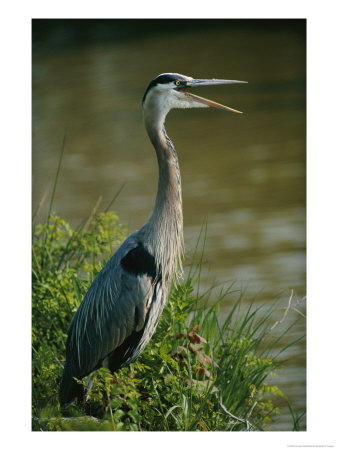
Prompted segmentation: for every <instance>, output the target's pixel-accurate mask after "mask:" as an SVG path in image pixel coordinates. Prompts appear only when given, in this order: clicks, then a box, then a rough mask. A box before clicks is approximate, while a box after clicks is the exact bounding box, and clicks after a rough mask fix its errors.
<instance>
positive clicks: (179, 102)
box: [143, 77, 207, 114]
mask: <svg viewBox="0 0 338 450" xmlns="http://www.w3.org/2000/svg"><path fill="white" fill-rule="evenodd" d="M186 79H187V80H192V78H190V77H186ZM177 87H178V86H177V85H176V84H175V81H172V82H170V83H162V84H157V85H156V86H154V87H153V88H151V90H150V91H149V92H148V94H147V97H146V99H145V102H144V105H143V108H144V110H145V111H146V110H149V109H151V110H156V111H157V113H163V114H167V113H168V112H169V111H170V110H171V109H174V108H181V109H184V108H206V107H207V105H204V104H202V103H199V102H195V101H193V100H191V99H190V98H189V97H187V96H186V95H185V93H184V91H179V90H177Z"/></svg>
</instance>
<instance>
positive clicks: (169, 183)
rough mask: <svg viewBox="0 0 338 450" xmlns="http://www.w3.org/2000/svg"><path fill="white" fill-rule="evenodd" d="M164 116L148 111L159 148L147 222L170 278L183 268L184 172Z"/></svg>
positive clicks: (150, 238) (150, 132)
mask: <svg viewBox="0 0 338 450" xmlns="http://www.w3.org/2000/svg"><path fill="white" fill-rule="evenodd" d="M164 119H165V116H164V117H163V118H162V119H161V118H160V117H159V116H158V115H156V117H155V116H154V115H153V116H151V115H149V114H148V115H147V114H145V126H146V130H147V132H148V135H149V138H150V140H151V142H152V144H153V146H154V148H155V150H156V155H157V160H158V167H159V178H158V190H157V195H156V201H155V206H154V209H153V211H152V213H151V216H150V218H149V220H148V222H147V224H146V225H145V230H146V233H147V239H148V241H149V243H150V244H151V247H152V248H153V249H154V256H155V260H156V262H157V264H158V268H159V269H160V271H161V273H162V278H163V279H164V280H166V281H168V282H170V281H171V280H172V278H173V276H174V274H175V273H176V274H179V273H180V272H181V264H180V263H181V256H182V254H183V248H184V244H183V214H182V193H181V176H180V169H179V165H178V158H177V153H176V150H175V148H174V146H173V144H172V142H171V141H170V139H169V137H168V136H167V134H166V132H165V129H164Z"/></svg>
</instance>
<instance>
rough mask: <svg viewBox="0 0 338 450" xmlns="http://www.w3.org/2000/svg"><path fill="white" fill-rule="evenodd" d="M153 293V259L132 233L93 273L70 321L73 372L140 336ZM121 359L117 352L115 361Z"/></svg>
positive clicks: (82, 371)
mask: <svg viewBox="0 0 338 450" xmlns="http://www.w3.org/2000/svg"><path fill="white" fill-rule="evenodd" d="M158 293H159V285H158V274H156V267H155V261H154V258H153V256H152V255H151V254H150V253H149V252H148V251H147V250H146V249H145V248H144V247H142V245H140V244H139V243H137V240H135V233H134V235H131V236H130V237H129V238H128V239H127V240H126V241H125V243H124V244H123V245H122V246H121V247H120V249H119V250H118V251H117V252H116V253H115V255H114V256H113V258H112V259H111V260H110V261H109V262H108V263H107V264H106V266H105V267H104V268H103V269H102V271H101V272H100V273H99V274H98V275H97V277H96V278H95V280H94V281H93V283H92V285H91V286H90V288H89V290H88V292H87V294H86V296H85V297H84V299H83V301H82V303H81V305H80V306H79V308H78V310H77V312H76V314H75V316H74V318H73V320H72V323H71V326H70V329H69V335H68V340H67V355H66V356H67V363H68V364H70V365H71V368H72V370H71V372H72V375H73V376H75V377H77V378H82V377H84V376H86V375H87V374H89V373H90V372H92V371H93V370H95V369H96V368H97V367H100V366H101V365H102V362H103V361H104V360H105V359H106V358H107V357H108V358H109V355H114V351H115V350H116V349H118V348H120V349H121V348H122V347H123V343H125V342H126V341H128V338H129V337H130V336H131V335H134V336H136V337H137V336H138V335H139V336H140V337H141V335H142V333H141V332H142V330H144V325H145V322H146V318H147V314H148V311H149V309H150V306H151V304H152V302H153V300H154V298H156V294H158ZM156 309H158V308H156ZM161 311H162V308H161ZM156 323H157V321H156ZM155 326H156V325H155ZM151 334H152V333H151ZM150 337H151V336H149V339H150ZM149 339H148V340H149ZM133 345H134V346H135V343H133ZM127 350H128V349H126V351H125V353H126V355H128V351H127ZM129 356H130V352H129ZM129 359H130V358H129ZM123 362H124V360H123V357H121V355H119V362H118V364H119V365H120V366H121V365H123Z"/></svg>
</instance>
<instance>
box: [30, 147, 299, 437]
mask: <svg viewBox="0 0 338 450" xmlns="http://www.w3.org/2000/svg"><path fill="white" fill-rule="evenodd" d="M64 147H65V140H64V143H63V146H62V149H61V157H60V160H59V164H58V168H57V174H56V179H55V183H54V186H53V190H52V195H51V201H50V205H49V210H48V215H47V218H46V220H45V221H44V222H43V223H39V224H36V221H37V217H38V213H39V209H40V207H41V203H42V202H41V203H40V205H39V207H38V209H37V211H36V213H35V214H34V218H33V227H32V429H33V430H50V431H55V430H65V431H67V430H93V431H101V430H102V431H103V430H107V431H120V430H124V431H127V430H130V431H138V430H143V431H155V430H157V431H169V430H177V431H196V430H200V431H208V430H210V431H216V430H217V431H222V430H223V431H240V430H268V429H269V423H270V422H271V420H272V419H273V417H275V416H277V415H278V414H279V409H278V408H277V407H276V406H275V404H274V399H280V398H281V397H284V396H283V393H282V392H281V391H280V389H279V388H278V386H277V385H271V384H269V383H267V377H269V376H270V375H274V374H275V373H276V371H277V370H278V368H279V367H280V364H281V362H280V360H279V359H278V357H279V356H280V355H281V354H282V353H283V351H285V350H286V349H287V348H288V347H289V346H290V345H293V343H294V342H291V341H290V342H288V343H287V344H285V346H284V347H283V348H280V341H281V339H282V337H284V336H285V334H286V333H287V332H288V330H289V328H290V327H289V328H288V329H286V330H284V332H283V333H282V334H281V335H280V336H279V337H277V338H274V339H273V338H271V316H272V313H273V312H274V308H275V307H276V304H275V303H274V302H272V303H271V305H270V306H269V307H268V308H266V309H265V310H262V309H261V308H256V307H255V305H254V303H253V302H252V303H251V304H249V306H247V302H243V301H242V300H243V299H242V292H240V291H236V290H235V289H233V286H232V285H230V286H228V287H227V288H225V289H221V290H220V291H219V292H218V293H217V292H216V289H215V288H213V289H212V288H211V289H209V290H207V291H206V292H202V290H201V287H200V279H201V273H202V268H203V248H204V245H205V239H206V231H205V233H204V234H203V233H202V232H201V235H200V237H199V242H198V243H197V245H196V250H195V253H194V254H193V255H192V261H193V262H192V264H191V265H190V267H189V269H187V268H186V271H185V272H186V279H185V280H184V281H182V282H180V283H176V284H175V285H174V286H173V287H172V290H171V292H170V296H169V299H168V303H167V305H166V307H165V309H164V312H163V314H162V316H161V319H160V321H159V324H158V327H157V329H156V332H155V334H154V336H153V337H152V339H151V341H150V343H149V344H148V346H147V348H146V349H145V351H144V352H143V353H142V355H141V356H140V358H139V359H138V360H137V361H136V362H135V363H134V364H131V365H130V366H129V367H126V368H123V369H121V370H119V371H118V372H117V373H116V374H114V375H111V374H110V372H109V371H107V370H106V369H100V370H98V371H96V372H95V373H94V374H91V375H90V376H89V377H90V378H91V381H92V382H93V387H92V389H91V391H90V392H89V393H88V395H87V398H86V402H85V404H84V405H82V406H79V405H76V404H73V405H72V406H70V407H69V408H67V409H66V410H65V411H62V410H61V409H60V405H59V404H58V390H59V384H60V380H61V375H62V370H63V364H64V360H65V344H66V338H67V331H68V327H69V324H70V322H71V319H72V317H73V315H74V313H75V311H76V309H77V308H78V306H79V304H80V302H81V301H82V298H83V296H84V294H85V293H86V291H87V289H88V288H89V286H90V284H91V282H92V281H93V279H94V277H95V276H96V275H97V273H98V272H99V271H100V270H101V269H102V267H103V266H104V264H105V262H106V261H107V260H108V259H109V258H110V257H111V256H112V255H113V254H114V252H115V251H116V249H117V248H118V246H119V245H120V244H121V243H122V241H123V240H124V239H125V238H126V236H127V229H126V227H125V226H123V225H121V224H120V222H119V219H118V217H117V215H116V214H115V213H114V212H112V211H108V209H109V208H110V207H111V205H112V203H113V201H114V199H113V201H112V202H111V203H110V204H109V205H108V207H107V209H106V210H105V212H102V213H97V212H96V211H97V209H98V206H99V201H98V203H97V205H95V207H94V208H93V211H92V213H91V214H90V216H89V217H87V218H86V219H84V220H83V222H82V223H81V224H80V225H79V226H78V228H77V229H76V230H74V229H72V227H71V226H70V225H69V224H68V223H67V222H65V221H64V220H63V219H61V218H60V217H58V216H56V215H54V214H52V209H53V199H54V196H55V190H56V184H57V179H58V174H59V172H60V168H61V161H62V155H63V152H64ZM122 188H123V186H122ZM122 188H121V189H122ZM119 192H120V191H119ZM119 192H118V193H117V195H118V194H119ZM45 198H46V194H45V195H44V197H43V199H45ZM115 198H116V196H115ZM205 230H206V228H205ZM201 246H202V252H201V253H202V255H201V256H200V258H199V259H197V249H198V248H199V247H201ZM234 295H236V296H237V299H236V300H235V301H233V306H232V308H231V310H230V312H229V313H228V315H227V317H226V318H225V320H223V322H222V323H221V322H220V320H219V317H220V310H221V307H222V303H224V302H225V301H227V300H228V298H229V296H231V299H233V298H234ZM301 338H302V337H299V338H298V339H297V340H299V339H301ZM297 340H296V341H297ZM277 349H278V351H277ZM81 382H82V383H86V380H82V381H81ZM285 404H287V405H288V408H289V411H290V416H291V419H290V423H292V424H293V425H292V426H290V429H294V430H299V429H300V425H299V422H300V419H301V416H298V415H297V414H296V412H295V411H294V409H293V408H292V405H291V404H290V403H289V402H288V400H287V399H285Z"/></svg>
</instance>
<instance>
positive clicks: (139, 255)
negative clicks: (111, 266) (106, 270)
mask: <svg viewBox="0 0 338 450" xmlns="http://www.w3.org/2000/svg"><path fill="white" fill-rule="evenodd" d="M121 266H122V267H123V269H124V270H126V271H127V272H130V273H132V274H134V275H148V276H149V277H151V278H152V279H153V280H154V279H155V278H156V264H155V258H154V257H153V255H151V254H150V253H149V252H148V251H147V250H146V249H145V248H144V247H143V245H138V246H137V247H135V248H133V249H132V250H130V251H129V252H128V253H127V254H126V256H125V257H124V258H122V260H121Z"/></svg>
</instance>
